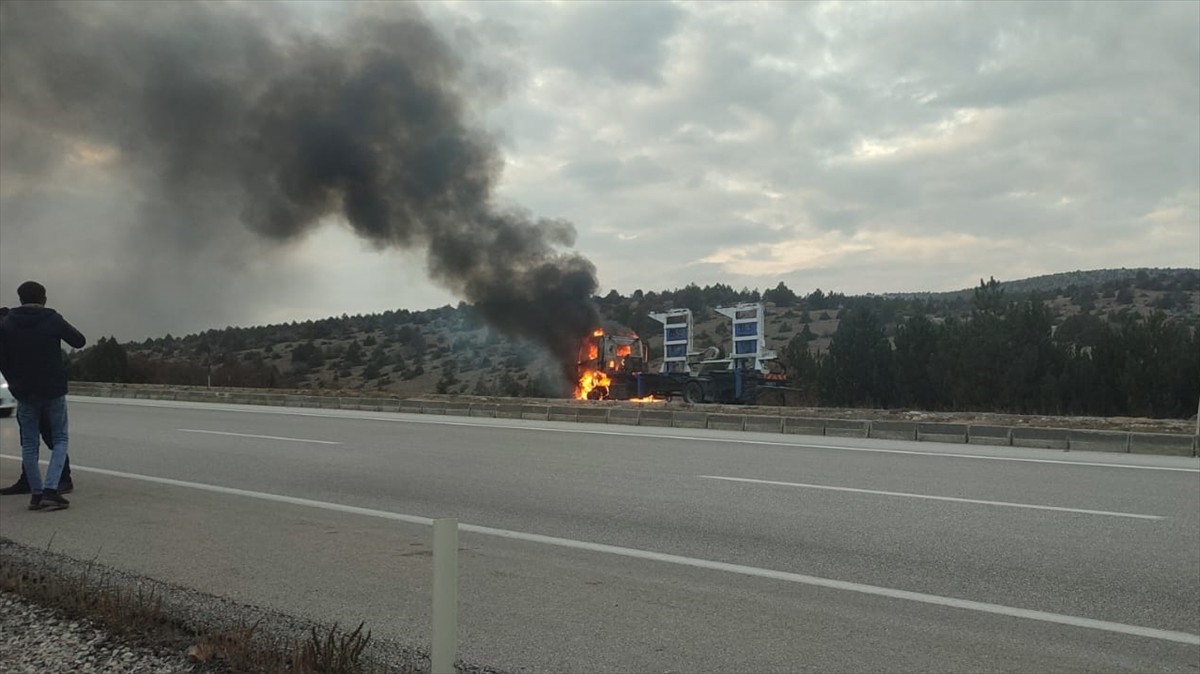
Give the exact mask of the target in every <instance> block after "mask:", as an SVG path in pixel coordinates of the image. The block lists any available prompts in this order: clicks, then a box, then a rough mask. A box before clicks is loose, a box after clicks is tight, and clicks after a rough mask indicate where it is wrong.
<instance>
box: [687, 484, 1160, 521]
mask: <svg viewBox="0 0 1200 674" xmlns="http://www.w3.org/2000/svg"><path fill="white" fill-rule="evenodd" d="M696 477H699V478H702V479H705V480H725V481H728V482H749V483H753V484H769V485H778V486H781V487H802V488H804V489H825V490H828V491H845V492H851V493H854V494H878V495H880V496H902V497H905V498H920V499H928V500H930V501H953V502H955V503H976V504H980V505H992V506H1004V507H1007V508H1029V509H1031V510H1056V511H1058V512H1064V513H1082V514H1085V515H1108V516H1109V517H1132V518H1134V519H1139V520H1165V519H1167V518H1166V517H1164V516H1162V515H1139V514H1137V513H1121V512H1113V511H1110V510H1087V509H1085V508H1063V507H1060V506H1045V505H1033V504H1031V503H1010V502H1008V501H983V500H980V499H973V498H956V497H954V496H933V495H930V494H912V493H908V492H902V491H878V490H875V489H856V488H854V487H832V486H829V485H824V484H806V483H804V482H776V481H775V480H754V479H751V478H747V477H724V476H721V475H697V476H696Z"/></svg>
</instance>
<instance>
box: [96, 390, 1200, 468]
mask: <svg viewBox="0 0 1200 674" xmlns="http://www.w3.org/2000/svg"><path fill="white" fill-rule="evenodd" d="M72 402H79V403H83V404H87V403H91V404H94V405H127V406H131V407H169V408H173V409H184V410H200V411H213V412H240V413H243V414H277V415H283V416H296V417H320V418H325V419H367V420H371V421H386V422H389V423H398V424H427V425H431V426H465V427H469V428H482V429H490V428H504V429H509V430H516V431H530V432H542V433H578V434H583V435H615V436H621V437H628V438H654V439H658V440H682V441H687V442H721V443H726V444H732V445H766V446H770V447H790V448H792V449H835V450H839V451H844V452H872V453H877V454H910V455H915V456H947V457H952V458H956V459H983V460H986V461H1015V462H1018V463H1050V464H1058V465H1063V466H1094V467H1098V468H1130V469H1134V470H1165V471H1169V472H1176V473H1200V468H1178V467H1173V466H1138V465H1134V464H1128V463H1105V462H1102V461H1063V460H1061V459H1028V458H1021V457H1014V456H986V455H982V454H957V453H953V452H929V451H920V450H915V449H881V448H876V447H846V446H845V445H817V444H809V443H798V442H778V441H774V440H747V439H741V438H712V437H703V436H696V435H663V434H659V433H630V432H628V431H598V430H594V429H586V428H557V427H556V428H545V427H540V426H524V425H517V424H508V423H504V424H498V423H481V422H466V421H442V420H437V419H417V418H412V416H404V415H409V414H411V413H407V412H382V413H380V412H362V411H359V410H338V411H340V412H342V414H329V413H322V412H316V411H311V412H300V411H293V410H288V409H285V408H279V407H270V406H268V405H263V406H262V407H266V408H267V409H249V406H247V407H232V406H229V405H221V404H217V403H190V404H189V403H187V402H186V401H173V400H158V401H146V400H138V401H136V402H135V401H132V400H130V401H126V400H124V399H120V400H118V399H105V398H78V399H74V398H73V399H72ZM181 403H182V404H181ZM381 415H387V416H381ZM482 419H483V418H480V421H482ZM548 423H556V422H548ZM563 423H567V422H563ZM638 428H647V427H645V426H639V427H638ZM651 428H652V427H651ZM1181 458H1191V457H1181Z"/></svg>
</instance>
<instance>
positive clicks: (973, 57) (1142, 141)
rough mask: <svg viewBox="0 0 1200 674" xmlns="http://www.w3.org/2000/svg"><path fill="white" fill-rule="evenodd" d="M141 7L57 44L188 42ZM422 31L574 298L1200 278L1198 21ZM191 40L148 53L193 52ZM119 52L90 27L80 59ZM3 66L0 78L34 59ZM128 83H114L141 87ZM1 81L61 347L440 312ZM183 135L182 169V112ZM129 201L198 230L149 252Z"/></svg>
mask: <svg viewBox="0 0 1200 674" xmlns="http://www.w3.org/2000/svg"><path fill="white" fill-rule="evenodd" d="M6 4H11V3H6ZM156 4H157V5H158V7H159V9H158V10H157V14H158V16H157V18H156V17H155V16H151V17H149V18H146V17H144V16H141V15H142V14H144V13H146V12H143V10H142V9H140V8H142V7H143V5H142V4H141V3H133V2H130V3H124V4H122V3H116V4H111V5H108V6H107V10H106V12H101V13H98V14H95V16H92V17H90V18H88V20H87V21H81V22H79V25H81V26H85V27H86V29H87V30H94V31H96V34H97V35H112V34H115V33H112V34H110V33H105V32H104V28H103V26H104V25H105V23H104V22H106V21H107V22H111V23H113V24H120V25H137V24H139V22H150V23H151V24H152V23H153V22H154V21H162V22H164V23H162V24H155V25H166V26H176V25H177V26H187V25H196V24H195V23H194V22H193V23H192V24H188V23H187V22H184V21H181V20H180V21H174V23H172V21H173V20H174V19H173V18H172V17H171V16H169V15H171V14H172V12H175V11H176V10H180V11H182V10H181V9H180V8H181V6H177V5H172V4H168V3H156ZM395 4H398V3H395ZM89 5H91V3H77V4H76V5H74V7H75V9H69V11H80V12H82V11H85V10H84V9H82V8H85V7H87V6H89ZM71 7H72V6H71V5H68V8H71ZM388 7H389V5H388V4H387V3H384V5H382V6H381V5H379V4H369V5H360V4H351V3H325V2H313V3H276V4H264V3H251V4H250V5H249V6H247V5H240V6H239V5H237V4H236V3H235V4H234V5H225V6H214V7H212V8H209V9H210V10H211V11H212V12H217V13H220V12H240V13H241V14H242V15H243V18H244V19H245V21H247V22H253V25H255V26H261V27H262V30H263V31H264V32H265V33H269V34H270V35H272V36H278V35H280V34H282V33H283V32H284V31H285V30H286V31H288V32H289V35H291V36H292V39H294V38H295V36H296V35H302V36H303V35H307V36H313V37H314V39H316V38H318V37H321V36H326V37H330V36H333V37H330V40H331V41H330V43H329V44H330V45H332V48H333V49H334V50H336V49H337V48H338V46H337V45H339V44H346V43H345V42H340V43H339V42H338V41H337V40H336V39H335V38H336V36H337V35H339V33H340V31H343V30H346V28H345V27H346V26H347V25H348V24H349V23H350V22H352V21H353V20H355V19H360V18H362V17H364V16H365V17H368V18H370V17H372V16H374V15H375V14H378V13H379V12H388V11H392V10H391V9H389V8H388ZM407 7H408V9H406V10H405V11H407V12H410V13H411V12H412V11H413V9H412V8H413V7H414V6H413V5H408V6H407ZM4 11H6V12H8V11H10V8H9V7H5V10H4ZM419 13H420V15H421V16H420V20H421V21H422V22H423V23H425V24H427V25H428V26H429V28H430V30H431V31H432V32H433V33H434V34H436V35H437V36H438V39H439V40H441V43H442V44H443V45H444V46H445V49H446V50H448V53H450V54H452V55H453V60H454V61H455V62H456V63H457V64H458V65H457V66H456V67H455V68H454V69H452V74H451V75H448V76H447V77H448V78H449V80H451V81H450V82H449V83H448V84H446V85H445V86H446V87H447V90H448V91H452V92H453V95H454V96H455V97H457V98H455V100H456V101H459V103H460V105H458V107H459V110H458V113H457V114H460V115H461V118H462V121H463V124H464V125H465V126H466V127H468V128H469V129H470V130H471V132H472V133H476V132H477V133H478V134H480V137H483V138H486V139H487V146H488V147H490V148H492V149H494V161H492V164H495V166H494V169H495V175H494V182H492V183H489V185H488V189H487V190H486V191H485V192H486V194H485V196H486V198H487V200H488V203H489V204H490V207H492V208H495V209H498V210H506V211H512V212H518V213H524V214H526V215H527V217H529V218H546V219H549V220H553V221H555V222H560V221H567V222H569V223H570V224H571V225H573V228H574V237H573V246H572V245H567V243H568V242H569V241H570V240H571V237H569V236H563V237H562V238H561V239H557V238H554V237H551V238H552V239H553V240H554V245H556V246H558V247H559V248H561V249H562V250H563V251H574V252H576V253H578V254H579V255H581V256H583V257H585V258H586V259H587V260H590V262H591V263H592V264H593V265H594V267H595V280H596V285H597V292H598V293H599V294H605V293H607V292H608V291H609V290H612V289H615V290H617V291H618V292H620V293H622V294H629V293H632V292H633V291H634V290H635V289H639V288H640V289H643V290H661V289H670V288H677V287H682V286H684V285H686V284H688V283H698V284H700V285H705V284H711V283H725V284H728V285H731V286H733V287H735V288H742V287H750V288H760V289H766V288H768V287H774V286H775V285H776V284H777V283H779V282H780V281H784V282H786V283H787V284H788V286H789V287H791V288H792V289H793V290H795V291H797V292H800V293H807V292H811V291H812V290H813V289H816V288H821V289H824V290H825V291H830V290H835V291H838V292H844V293H847V294H859V293H886V292H901V291H943V290H956V289H961V288H967V287H971V286H973V285H976V284H977V283H978V281H979V279H980V278H987V277H995V278H997V279H999V280H1015V279H1020V278H1026V277H1029V276H1036V275H1040V274H1048V273H1055V272H1062V271H1072V270H1078V269H1097V268H1108V267H1193V268H1195V267H1200V3H1197V2H1163V3H1153V2H1138V3H1134V2H1084V3H1054V2H1032V3H1021V2H990V3H963V4H957V3H929V4H908V3H903V2H885V3H868V2H857V1H856V2H828V3H826V2H817V3H799V2H794V3H793V2H788V3H760V2H734V3H717V2H706V3H696V4H688V3H666V2H599V3H587V2H537V3H508V2H481V3H475V2H442V3H429V4H424V5H420V6H419ZM150 14H154V13H153V12H150ZM95 17H100V18H95ZM247 17H248V18H247ZM29 25H32V26H34V27H35V28H36V26H38V24H37V23H36V22H33V23H30V24H29ZM238 25H242V24H238ZM96 26H100V28H96ZM189 30H191V29H184V28H180V29H179V31H178V34H173V33H172V32H171V31H170V30H158V31H156V32H155V35H158V36H161V37H160V38H156V39H161V40H163V41H166V42H170V41H172V40H178V41H180V42H181V43H183V42H187V41H195V40H200V41H206V40H207V41H212V42H215V43H219V42H220V40H219V39H217V38H216V37H214V33H205V32H203V31H200V30H195V31H192V32H190V33H189V32H188V31H189ZM41 39H43V40H51V39H52V36H51V35H45V36H42V38H41ZM106 40H108V41H106ZM118 41H119V40H113V39H111V37H110V38H104V39H101V38H97V39H96V42H95V46H94V49H96V50H97V52H96V54H99V53H100V52H103V51H106V50H107V49H109V48H111V49H113V50H120V48H121V45H119V44H113V42H118ZM13 42H15V41H11V42H10V44H12V43H13ZM189 44H190V42H189ZM414 44H418V46H417V47H411V48H406V49H409V50H410V51H411V50H413V49H419V48H420V47H419V44H420V41H417V42H416V43H414ZM0 48H4V47H2V46H0ZM156 48H158V47H156ZM5 49H7V51H5V52H4V59H3V60H0V71H2V73H3V75H4V77H10V78H19V77H22V76H23V75H27V74H28V73H29V72H34V71H35V69H36V68H37V67H44V66H45V64H44V63H42V64H39V63H36V62H35V61H36V59H37V58H49V57H43V56H36V57H35V56H30V55H26V54H22V53H21V52H20V49H21V47H19V46H17V47H8V48H5ZM164 49H165V48H164ZM156 53H157V52H156ZM274 53H275V54H276V55H277V56H278V58H282V59H286V58H289V55H292V54H295V55H296V59H295V62H292V63H289V64H286V66H280V67H281V68H286V71H287V72H295V71H302V70H303V69H304V68H305V67H306V66H305V63H306V61H304V58H303V54H302V52H301V51H299V50H297V49H283V48H281V49H279V50H278V52H274ZM364 53H365V52H364ZM26 56H28V58H26ZM94 56H96V58H100V57H99V56H98V55H94ZM418 56H419V55H418ZM213 58H214V59H216V58H223V57H222V56H220V55H219V54H218V55H215V56H213ZM348 58H349V57H348ZM356 58H357V57H356ZM30 64H32V65H30ZM231 64H233V65H231ZM55 67H57V68H59V70H55V69H54V68H48V69H45V70H43V71H37V72H45V73H49V75H39V77H51V78H54V77H57V75H56V74H55V73H57V72H59V71H60V70H61V66H55ZM236 67H238V66H237V64H236V63H234V62H233V61H229V62H225V61H222V64H221V68H236ZM314 67H315V66H314ZM139 72H141V71H138V70H134V69H127V70H124V71H122V73H123V76H122V77H121V78H117V79H114V80H111V82H113V84H112V86H118V85H119V86H121V87H129V88H130V89H129V90H130V91H136V88H137V86H138V82H137V81H136V80H137V78H138V77H140V76H141V75H139ZM148 72H149V71H148ZM281 72H283V70H281ZM14 81H15V80H14ZM92 82H93V83H95V82H98V83H99V84H98V85H99V86H109V84H108V83H109V82H110V80H107V79H103V78H99V79H96V80H93V81H92ZM381 86H382V85H381ZM48 89H49V87H48ZM14 90H15V91H17V92H18V93H16V94H14V93H12V92H13V91H14ZM23 91H25V90H22V89H19V88H17V87H13V86H6V87H0V159H2V161H0V303H2V304H15V303H16V286H17V285H18V284H19V283H20V282H21V281H23V280H26V279H29V278H33V279H37V280H39V281H41V282H43V283H44V284H45V285H46V286H47V288H48V291H49V292H48V294H49V305H50V306H52V307H55V308H58V309H59V310H60V311H61V312H62V313H63V314H64V315H66V316H67V318H68V319H69V320H71V321H72V322H73V323H74V324H75V325H76V326H77V327H79V328H80V329H81V330H82V331H83V332H84V333H85V334H88V335H89V336H90V337H92V338H93V339H95V338H98V337H99V336H102V335H115V336H117V337H119V338H120V339H123V340H127V339H143V338H145V337H157V336H162V335H164V334H167V333H172V334H175V335H182V334H188V333H192V332H196V331H199V330H204V329H208V328H222V327H225V326H227V325H241V326H250V325H262V324H267V323H278V322H288V321H291V320H305V319H317V318H323V317H328V316H340V315H342V314H351V315H353V314H358V313H374V312H382V311H385V310H389V309H401V308H407V309H414V310H415V309H422V308H429V307H434V306H440V305H443V304H447V303H449V304H455V303H457V302H458V301H459V299H461V298H463V296H464V294H463V290H462V288H463V286H462V285H461V284H457V283H456V282H454V281H451V282H447V281H446V280H445V279H444V278H438V280H431V275H430V273H429V269H430V260H431V259H432V258H431V257H430V255H431V254H430V251H429V247H428V245H425V244H423V243H422V241H423V239H421V237H420V236H417V237H416V238H415V239H413V240H411V241H410V240H409V239H408V238H406V237H407V235H401V236H399V237H398V238H396V237H393V239H388V240H384V241H383V242H382V243H381V241H380V240H379V239H376V238H372V237H370V236H364V234H363V232H362V230H361V228H358V227H356V226H353V225H352V224H351V223H350V222H349V221H348V219H347V217H346V215H345V214H344V213H342V212H339V211H338V209H337V208H332V209H331V210H329V211H328V212H326V211H322V212H320V213H318V215H319V217H317V218H315V219H314V220H313V221H312V222H311V223H308V224H305V226H304V227H297V228H296V229H295V231H292V230H289V232H288V234H287V236H285V237H277V236H274V235H273V234H270V233H268V234H264V231H263V229H262V228H261V227H258V226H256V225H255V224H254V223H253V222H250V223H240V222H238V220H239V217H242V216H239V213H242V214H244V213H245V212H246V211H245V210H244V209H243V210H242V211H233V210H230V211H229V212H228V213H227V212H225V211H224V210H222V208H221V206H222V204H221V199H212V197H211V195H209V194H208V193H205V195H206V196H205V197H204V198H203V199H201V198H199V197H198V196H197V194H198V193H199V192H197V190H199V191H203V190H204V189H206V188H205V187H204V185H202V184H199V183H197V182H195V181H189V182H186V183H185V186H187V187H188V189H187V190H181V189H174V188H172V189H163V187H162V184H163V183H161V182H160V181H162V180H165V179H164V178H162V177H161V175H160V176H154V175H149V174H148V173H147V172H146V169H147V167H148V166H150V164H149V163H148V162H149V160H148V159H146V158H147V157H148V156H151V155H152V153H149V152H146V151H143V148H142V146H141V145H140V144H139V142H138V141H137V140H136V138H137V133H139V132H140V131H139V130H136V129H135V130H133V131H130V130H128V129H122V128H121V125H120V124H119V123H118V122H120V121H121V120H122V119H125V118H126V117H125V115H126V113H128V115H129V117H128V118H129V119H134V120H140V119H141V118H140V117H139V112H138V111H137V110H135V109H134V108H136V106H138V105H139V103H138V99H137V97H136V96H132V95H129V96H127V95H125V94H121V95H120V96H116V97H114V98H115V100H117V101H118V103H117V104H115V105H113V104H111V103H105V105H107V106H109V107H106V108H104V110H105V114H106V115H107V116H108V123H107V124H106V125H104V126H96V125H93V126H90V127H89V126H88V122H86V121H83V122H81V121H79V120H80V119H81V118H78V117H77V116H72V115H68V114H61V115H60V114H57V113H54V114H50V113H48V112H46V111H54V110H55V109H56V106H57V107H59V108H61V107H64V106H67V107H73V106H86V105H88V104H89V101H91V100H92V99H91V98H82V99H75V98H72V99H70V100H62V99H54V98H52V97H47V98H46V100H45V101H41V100H39V101H38V102H37V104H36V105H35V104H32V103H28V100H18V99H17V97H18V96H22V95H24V94H23V93H22V92H23ZM29 91H32V92H34V93H30V94H28V96H30V97H35V98H36V97H37V96H39V94H38V93H37V91H36V90H34V89H29ZM91 95H95V94H89V96H91ZM252 95H253V96H261V97H269V96H271V95H273V94H272V93H271V89H270V88H269V87H264V90H263V91H261V92H258V93H253V94H251V93H247V96H252ZM38 105H43V106H47V107H41V108H39V107H37V106H38ZM122 106H130V108H129V109H125V108H123V107H122ZM30 111H40V112H37V114H34V113H31V112H30ZM181 114H182V113H181ZM214 114H219V111H218V112H217V113H214ZM6 116H7V117H9V119H10V120H15V119H17V118H18V116H19V117H20V120H21V121H20V123H19V124H18V123H17V122H10V123H8V124H5V122H6V120H5V117H6ZM129 125H133V126H136V124H127V125H126V126H129ZM81 129H82V130H81ZM114 129H118V130H116V131H114ZM188 132H189V140H190V141H191V142H192V144H191V145H189V147H193V148H194V151H195V152H197V153H198V155H202V154H203V153H204V149H203V144H204V142H205V141H204V137H205V136H204V134H205V129H204V128H203V124H202V123H201V124H198V125H197V126H196V127H195V129H190V128H189V129H188ZM145 133H153V131H152V130H151V131H146V132H145ZM39 139H43V140H39ZM44 139H49V140H44ZM195 143H199V145H195ZM489 156H491V155H489ZM134 163H137V164H138V166H140V170H138V171H135V170H132V169H130V166H131V165H132V164H134ZM492 164H489V166H491V165H492ZM153 166H154V167H155V168H154V172H157V173H162V172H163V171H166V172H168V173H169V172H170V171H172V170H175V169H174V168H173V165H170V164H168V165H165V166H166V168H165V169H164V168H163V165H161V164H157V163H155V164H153ZM178 170H183V171H186V170H188V168H187V167H185V168H182V169H178ZM171 185H172V186H173V187H178V185H176V184H174V183H171ZM197 185H199V186H197ZM230 198H231V199H234V198H235V197H230ZM149 202H153V203H154V204H156V208H159V209H160V210H157V211H155V212H156V213H162V212H163V211H162V210H161V209H163V208H165V209H171V208H174V207H175V206H177V205H178V207H179V208H180V209H181V210H182V211H185V212H187V213H189V214H192V215H195V214H197V213H202V212H203V213H210V215H201V216H196V217H198V218H199V219H200V220H201V221H203V222H206V223H207V222H209V221H210V220H214V219H215V220H219V221H220V223H221V224H219V225H208V224H206V225H205V226H204V227H197V228H195V229H187V227H188V225H186V224H175V225H174V226H175V228H176V229H178V230H179V231H175V230H172V232H173V233H172V235H171V236H158V235H155V236H149V237H147V236H144V232H145V231H146V230H145V228H146V227H147V223H146V219H147V212H148V211H147V207H146V204H147V203H149ZM193 202H203V204H202V205H200V206H197V205H196V203H193ZM159 217H161V216H159ZM246 217H249V216H246ZM185 230H186V231H185ZM214 241H219V245H218V244H216V243H213V242H214ZM434 277H437V275H436V274H434Z"/></svg>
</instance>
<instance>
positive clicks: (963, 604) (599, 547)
mask: <svg viewBox="0 0 1200 674" xmlns="http://www.w3.org/2000/svg"><path fill="white" fill-rule="evenodd" d="M0 458H4V459H10V460H19V458H18V457H15V456H11V455H8V454H0ZM41 463H43V464H45V463H48V462H46V461H42V462H41ZM71 469H72V470H79V471H83V472H85V473H96V474H98V475H109V476H112V477H120V478H126V479H130V480H140V481H142V482H152V483H156V484H164V485H169V486H174V487H186V488H189V489H196V490H200V491H208V492H214V493H218V494H229V495H232V496H245V497H248V498H255V499H259V500H262V501H274V502H277V503H287V504H291V505H298V506H305V507H309V508H319V509H322V510H330V511H334V512H343V513H350V514H353V515H365V516H367V517H377V518H380V519H387V520H394V521H399V522H408V523H411V524H421V525H425V526H432V525H433V519H432V518H429V517H419V516H417V515H404V514H401V513H393V512H388V511H386V510H374V509H371V508H359V507H357V506H348V505H343V504H341V503H330V502H327V501H314V500H311V499H306V498H297V497H294V496H282V495H279V494H267V493H263V492H256V491H248V490H245V489H235V488H233V487H221V486H218V485H212V484H204V483H200V482H185V481H183V480H172V479H170V478H165V477H153V476H150V475H139V474H137V473H123V472H120V471H115V470H106V469H104V468H88V467H85V466H78V465H75V466H71ZM459 529H460V530H461V531H467V532H470V533H476V534H482V535H485V536H496V537H499V538H508V539H512V540H518V541H527V542H530V543H542V544H544V545H553V546H557V547H562V548H572V549H575V550H587V551H590V552H602V553H606V554H611V555H619V556H621V557H630V558H633V559H645V560H650V561H655V562H663V563H666V564H676V565H679V566H690V567H694V568H698V569H708V570H712V571H724V572H726V573H736V574H739V575H742V576H753V577H757V578H768V579H771V580H781V581H784V582H788V583H797V584H800V585H811V586H814V587H824V588H829V589H833V590H844V591H846V592H857V593H859V594H868V595H874V596H877V597H888V598H890V599H903V600H906V601H914V602H919V603H922V604H932V605H934V606H946V607H949V608H958V609H964V610H967V611H976V612H979V613H990V614H993V615H1001V616H1007V617H1011V618H1023V619H1026V620H1037V621H1041V622H1047V623H1055V624H1058V625H1068V626H1071V627H1082V628H1085V629H1093V630H1100V631H1104V632H1113V633H1116V634H1128V635H1132V636H1138V637H1145V638H1147V639H1158V640H1160V641H1172V642H1175V643H1180V644H1188V645H1191V646H1200V634H1190V633H1188V632H1174V631H1171V630H1160V629H1156V628H1153V627H1141V626H1138V625H1126V624H1123V623H1116V622H1109V621H1107V620H1093V619H1091V618H1080V617H1076V616H1069V615H1062V614H1059V613H1048V612H1046V611H1035V610H1032V609H1024V608H1016V607H1013V606H1004V605H1002V604H989V603H986V602H979V601H971V600H969V599H957V598H954V597H942V596H938V595H934V594H924V593H922V592H910V591H908V590H897V589H893V588H888V587H879V586H876V585H864V584H862V583H852V582H849V581H844V580H833V579H830V578H819V577H817V576H807V575H804V574H800V573H791V572H789V571H775V570H772V569H762V568H758V567H754V566H743V565H741V564H729V563H727V562H716V561H712V560H707V559H697V558H694V557H683V556H680V555H671V554H667V553H662V552H653V551H651V550H640V549H637V548H626V547H621V546H617V545H606V544H603V543H589V542H587V541H577V540H574V539H570V538H558V537H555V536H543V535H541V534H531V533H526V532H523V531H511V530H508V529H496V528H493V527H485V526H479V525H476V524H462V523H460V524H459Z"/></svg>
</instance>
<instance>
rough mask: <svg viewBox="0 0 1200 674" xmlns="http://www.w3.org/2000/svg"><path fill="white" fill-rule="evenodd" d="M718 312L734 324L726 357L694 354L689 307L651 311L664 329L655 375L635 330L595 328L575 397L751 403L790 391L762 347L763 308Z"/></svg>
mask: <svg viewBox="0 0 1200 674" xmlns="http://www.w3.org/2000/svg"><path fill="white" fill-rule="evenodd" d="M717 313H719V314H721V315H723V316H726V317H728V318H729V319H730V320H731V321H732V330H731V331H730V332H731V335H732V345H731V348H730V350H729V352H728V353H723V352H722V350H721V349H719V348H717V347H709V348H708V349H705V350H703V351H697V350H696V349H695V347H694V344H693V332H694V329H693V315H692V311H691V310H690V309H673V310H671V311H668V312H666V313H656V314H650V317H651V318H653V319H655V320H657V321H658V322H660V323H662V324H663V358H662V361H661V363H660V364H659V365H658V368H657V371H654V372H652V371H651V368H650V350H649V347H648V346H647V345H646V343H645V342H643V341H642V339H641V338H640V337H638V335H637V334H636V333H634V332H633V331H631V330H628V329H624V328H607V329H605V328H600V329H596V330H595V331H593V332H592V334H591V335H589V336H588V337H587V338H585V339H584V340H583V342H582V343H581V344H580V347H579V358H578V362H577V372H578V380H577V381H578V384H577V386H576V389H575V397H576V398H578V399H580V400H630V401H637V402H651V401H665V400H671V399H674V398H676V397H682V398H683V399H684V400H686V401H687V402H689V403H724V404H753V403H755V402H757V401H758V400H759V399H760V397H761V396H763V395H764V394H766V393H768V392H777V393H782V392H783V391H786V390H790V389H789V388H788V386H787V380H786V377H785V376H784V375H783V374H782V373H779V372H777V371H776V368H774V367H773V364H774V361H775V360H776V354H775V352H774V351H770V350H768V349H767V348H766V340H765V336H764V332H763V328H764V326H765V321H764V314H763V306H762V304H759V303H753V304H739V305H737V306H732V307H721V308H719V309H717Z"/></svg>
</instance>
